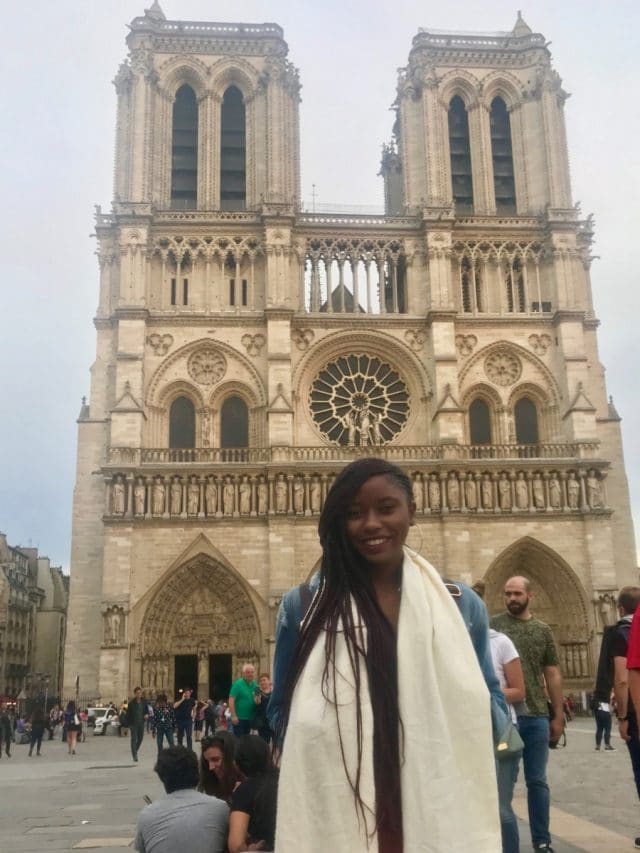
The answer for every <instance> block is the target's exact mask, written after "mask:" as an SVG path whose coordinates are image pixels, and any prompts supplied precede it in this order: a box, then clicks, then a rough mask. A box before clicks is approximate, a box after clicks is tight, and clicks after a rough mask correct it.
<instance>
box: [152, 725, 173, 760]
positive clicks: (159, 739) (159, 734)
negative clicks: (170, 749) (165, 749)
mask: <svg viewBox="0 0 640 853" xmlns="http://www.w3.org/2000/svg"><path fill="white" fill-rule="evenodd" d="M165 738H166V739H167V746H173V732H172V731H171V729H169V731H168V732H165V731H164V729H158V731H157V732H156V743H157V744H158V755H160V753H161V752H162V741H163V740H164V739H165Z"/></svg>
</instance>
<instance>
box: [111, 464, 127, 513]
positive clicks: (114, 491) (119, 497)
mask: <svg viewBox="0 0 640 853" xmlns="http://www.w3.org/2000/svg"><path fill="white" fill-rule="evenodd" d="M124 507H125V485H124V483H123V482H122V475H121V474H118V476H117V477H116V479H115V481H114V483H113V486H112V487H111V511H112V513H113V514H114V515H124Z"/></svg>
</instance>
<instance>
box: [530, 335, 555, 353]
mask: <svg viewBox="0 0 640 853" xmlns="http://www.w3.org/2000/svg"><path fill="white" fill-rule="evenodd" d="M529 346H530V347H531V349H532V350H533V351H534V352H535V354H536V355H544V354H545V353H546V351H547V350H548V349H549V347H550V346H551V338H550V336H549V335H546V334H542V335H529Z"/></svg>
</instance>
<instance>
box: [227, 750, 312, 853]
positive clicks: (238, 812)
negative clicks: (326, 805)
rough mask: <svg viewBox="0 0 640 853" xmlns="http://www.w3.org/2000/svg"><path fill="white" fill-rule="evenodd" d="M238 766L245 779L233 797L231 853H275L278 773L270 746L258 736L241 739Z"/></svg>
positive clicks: (230, 825)
mask: <svg viewBox="0 0 640 853" xmlns="http://www.w3.org/2000/svg"><path fill="white" fill-rule="evenodd" d="M236 765H237V767H238V770H239V771H240V773H241V774H242V776H243V777H244V778H243V781H242V782H241V783H240V784H239V785H238V787H237V788H236V789H235V791H234V792H233V794H232V796H231V813H230V815H229V841H228V847H229V853H241V851H244V850H273V845H274V841H275V831H276V802H277V797H278V771H277V770H276V769H275V768H274V766H273V764H272V761H271V752H270V750H269V746H268V744H266V743H265V741H264V740H263V738H261V737H259V736H258V735H245V736H244V737H241V738H240V740H239V741H238V745H237V747H236ZM309 849H310V848H309Z"/></svg>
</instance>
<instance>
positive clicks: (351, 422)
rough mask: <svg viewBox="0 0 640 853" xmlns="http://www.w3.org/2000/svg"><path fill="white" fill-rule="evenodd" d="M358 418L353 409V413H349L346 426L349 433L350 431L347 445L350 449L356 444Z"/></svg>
mask: <svg viewBox="0 0 640 853" xmlns="http://www.w3.org/2000/svg"><path fill="white" fill-rule="evenodd" d="M357 417H358V416H357V414H356V412H355V411H354V410H353V409H351V411H350V412H348V413H347V416H346V419H345V426H346V428H347V431H348V437H347V444H348V445H349V446H350V447H353V445H354V444H355V443H356V419H357Z"/></svg>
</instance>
